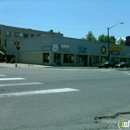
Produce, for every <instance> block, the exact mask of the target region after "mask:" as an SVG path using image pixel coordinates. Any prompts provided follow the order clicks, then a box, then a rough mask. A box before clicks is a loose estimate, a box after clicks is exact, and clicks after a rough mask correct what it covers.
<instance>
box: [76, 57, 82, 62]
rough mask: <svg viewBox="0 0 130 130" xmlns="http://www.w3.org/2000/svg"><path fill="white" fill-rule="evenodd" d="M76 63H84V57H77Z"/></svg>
mask: <svg viewBox="0 0 130 130" xmlns="http://www.w3.org/2000/svg"><path fill="white" fill-rule="evenodd" d="M76 63H83V55H77V56H76Z"/></svg>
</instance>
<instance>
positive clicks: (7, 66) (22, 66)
mask: <svg viewBox="0 0 130 130" xmlns="http://www.w3.org/2000/svg"><path fill="white" fill-rule="evenodd" d="M48 67H53V66H45V65H35V64H34V65H29V64H22V63H17V68H48ZM0 68H16V66H15V63H4V62H3V63H0Z"/></svg>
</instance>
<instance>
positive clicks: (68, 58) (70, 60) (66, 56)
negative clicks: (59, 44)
mask: <svg viewBox="0 0 130 130" xmlns="http://www.w3.org/2000/svg"><path fill="white" fill-rule="evenodd" d="M73 61H74V55H72V54H64V63H73Z"/></svg>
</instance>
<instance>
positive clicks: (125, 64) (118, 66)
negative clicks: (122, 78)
mask: <svg viewBox="0 0 130 130" xmlns="http://www.w3.org/2000/svg"><path fill="white" fill-rule="evenodd" d="M129 66H130V65H129V64H128V63H127V62H120V63H119V64H116V65H115V67H116V68H123V67H127V68H129Z"/></svg>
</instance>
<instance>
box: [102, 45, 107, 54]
mask: <svg viewBox="0 0 130 130" xmlns="http://www.w3.org/2000/svg"><path fill="white" fill-rule="evenodd" d="M101 52H102V54H105V53H106V47H105V46H102V47H101Z"/></svg>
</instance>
